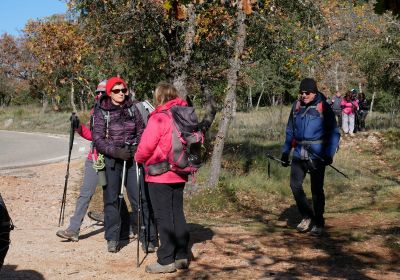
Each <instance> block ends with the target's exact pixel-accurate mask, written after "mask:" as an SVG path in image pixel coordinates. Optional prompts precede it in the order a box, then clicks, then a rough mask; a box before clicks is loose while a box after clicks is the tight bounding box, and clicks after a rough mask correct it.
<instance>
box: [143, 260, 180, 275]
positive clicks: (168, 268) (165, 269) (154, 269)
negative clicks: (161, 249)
mask: <svg viewBox="0 0 400 280" xmlns="http://www.w3.org/2000/svg"><path fill="white" fill-rule="evenodd" d="M145 271H146V272H147V273H170V272H175V271H176V267H175V263H170V264H167V265H162V264H159V263H158V262H156V263H152V264H149V265H146V269H145Z"/></svg>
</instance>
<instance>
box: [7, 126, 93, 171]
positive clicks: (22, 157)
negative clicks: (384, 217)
mask: <svg viewBox="0 0 400 280" xmlns="http://www.w3.org/2000/svg"><path fill="white" fill-rule="evenodd" d="M68 144H69V135H52V134H46V133H28V132H15V131H7V130H0V170H1V169H11V168H18V167H26V166H34V165H40V164H45V163H51V162H57V161H64V160H65V161H67V159H68ZM89 145H90V142H89V141H87V140H85V139H83V138H81V137H80V136H79V135H77V134H75V139H74V146H73V149H72V154H71V158H78V157H85V156H86V155H87V153H88V151H89Z"/></svg>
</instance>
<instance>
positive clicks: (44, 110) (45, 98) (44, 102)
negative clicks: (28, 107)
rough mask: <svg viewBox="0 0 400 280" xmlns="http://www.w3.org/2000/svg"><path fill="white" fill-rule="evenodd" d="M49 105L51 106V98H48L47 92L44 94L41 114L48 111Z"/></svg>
mask: <svg viewBox="0 0 400 280" xmlns="http://www.w3.org/2000/svg"><path fill="white" fill-rule="evenodd" d="M48 106H49V100H48V99H47V96H46V94H43V102H42V109H41V110H40V115H43V114H44V113H45V112H46V110H47V107H48Z"/></svg>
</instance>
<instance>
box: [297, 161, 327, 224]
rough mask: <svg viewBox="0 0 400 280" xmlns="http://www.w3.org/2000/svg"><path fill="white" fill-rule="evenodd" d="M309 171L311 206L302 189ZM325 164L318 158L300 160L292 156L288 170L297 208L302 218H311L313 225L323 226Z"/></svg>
mask: <svg viewBox="0 0 400 280" xmlns="http://www.w3.org/2000/svg"><path fill="white" fill-rule="evenodd" d="M307 172H309V173H310V179H311V193H312V204H313V208H311V206H310V205H309V203H308V200H307V197H306V194H305V193H304V189H303V181H304V178H305V176H306V174H307ZM324 177H325V164H324V163H323V162H322V161H320V160H313V161H308V160H300V159H296V158H294V159H293V160H292V167H291V170H290V188H291V189H292V193H293V196H294V199H295V200H296V205H297V208H298V209H299V212H300V214H301V215H302V217H303V218H311V219H312V220H313V222H314V223H315V225H317V226H324V225H325V220H324V211H325V193H324Z"/></svg>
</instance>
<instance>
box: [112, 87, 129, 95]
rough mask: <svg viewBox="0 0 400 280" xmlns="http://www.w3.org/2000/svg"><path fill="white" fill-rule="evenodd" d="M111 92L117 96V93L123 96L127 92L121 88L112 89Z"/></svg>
mask: <svg viewBox="0 0 400 280" xmlns="http://www.w3.org/2000/svg"><path fill="white" fill-rule="evenodd" d="M111 92H112V93H114V94H118V93H120V92H122V93H123V94H125V93H127V92H128V89H126V88H123V89H119V88H118V89H113V90H111Z"/></svg>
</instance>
